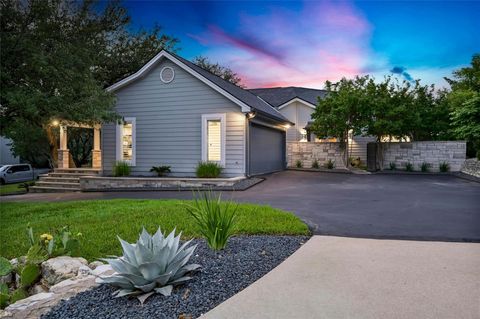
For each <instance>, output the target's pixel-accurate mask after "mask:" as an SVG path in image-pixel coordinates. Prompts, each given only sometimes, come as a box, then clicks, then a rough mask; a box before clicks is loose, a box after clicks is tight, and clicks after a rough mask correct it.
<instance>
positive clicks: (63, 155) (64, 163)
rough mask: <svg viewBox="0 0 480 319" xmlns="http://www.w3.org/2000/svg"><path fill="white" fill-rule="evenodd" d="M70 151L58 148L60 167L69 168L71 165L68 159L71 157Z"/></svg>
mask: <svg viewBox="0 0 480 319" xmlns="http://www.w3.org/2000/svg"><path fill="white" fill-rule="evenodd" d="M69 154H70V153H69V152H68V149H66V150H61V149H59V150H58V164H57V166H58V168H68V167H69V165H68V162H69V161H68V159H69Z"/></svg>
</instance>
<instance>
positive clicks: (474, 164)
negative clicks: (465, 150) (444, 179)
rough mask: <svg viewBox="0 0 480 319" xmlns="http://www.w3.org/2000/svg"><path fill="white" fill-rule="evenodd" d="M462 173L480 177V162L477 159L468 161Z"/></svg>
mask: <svg viewBox="0 0 480 319" xmlns="http://www.w3.org/2000/svg"><path fill="white" fill-rule="evenodd" d="M462 172H463V173H465V174H469V175H473V176H476V177H480V161H479V160H477V159H476V158H469V159H467V160H466V161H465V164H464V165H463V167H462Z"/></svg>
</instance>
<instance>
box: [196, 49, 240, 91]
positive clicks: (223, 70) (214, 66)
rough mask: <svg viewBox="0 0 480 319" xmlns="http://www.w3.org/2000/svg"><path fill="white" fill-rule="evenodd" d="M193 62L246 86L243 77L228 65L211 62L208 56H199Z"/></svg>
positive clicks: (225, 78) (236, 83)
mask: <svg viewBox="0 0 480 319" xmlns="http://www.w3.org/2000/svg"><path fill="white" fill-rule="evenodd" d="M193 63H195V64H196V65H198V66H199V67H201V68H203V69H205V70H207V71H209V72H211V73H213V74H215V75H217V76H219V77H221V78H222V79H224V80H226V81H228V82H230V83H232V84H235V85H238V86H240V87H245V86H244V85H243V84H242V79H241V78H240V77H239V76H238V74H237V73H235V72H233V71H232V70H231V69H230V68H228V67H225V66H222V65H220V64H219V63H213V62H211V61H210V60H209V59H208V58H207V57H204V56H197V57H195V58H194V59H193Z"/></svg>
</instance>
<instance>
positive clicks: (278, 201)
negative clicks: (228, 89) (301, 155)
mask: <svg viewBox="0 0 480 319" xmlns="http://www.w3.org/2000/svg"><path fill="white" fill-rule="evenodd" d="M191 196H192V194H191V193H190V192H185V191H183V192H160V191H159V192H110V193H57V194H28V195H21V196H9V197H2V198H0V200H1V201H10V200H16V201H66V200H82V199H112V198H148V199H160V198H190V197H191ZM229 197H231V198H234V199H236V200H239V201H246V202H254V203H264V204H269V205H271V206H273V207H278V208H282V209H285V210H288V211H291V212H294V213H295V214H296V215H298V216H299V217H300V218H302V219H304V220H305V221H307V223H309V224H310V225H311V226H312V228H313V229H314V232H315V234H321V235H335V236H347V237H365V238H389V239H412V240H441V241H474V242H480V184H479V183H476V182H472V181H467V180H463V179H460V178H457V177H454V176H450V175H445V176H438V175H378V174H374V175H351V174H333V173H313V172H298V171H284V172H280V173H275V174H271V175H268V176H266V180H265V181H264V182H262V183H260V184H258V185H256V186H254V187H252V188H250V189H249V190H246V191H243V192H226V194H224V198H229Z"/></svg>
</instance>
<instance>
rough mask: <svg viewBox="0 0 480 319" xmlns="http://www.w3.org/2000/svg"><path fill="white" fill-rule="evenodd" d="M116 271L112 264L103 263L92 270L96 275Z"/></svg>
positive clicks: (106, 274)
mask: <svg viewBox="0 0 480 319" xmlns="http://www.w3.org/2000/svg"><path fill="white" fill-rule="evenodd" d="M114 272H115V271H114V270H113V269H112V266H110V265H101V266H98V267H97V268H95V270H93V271H92V274H93V275H94V276H110V275H111V274H113V273H114Z"/></svg>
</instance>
